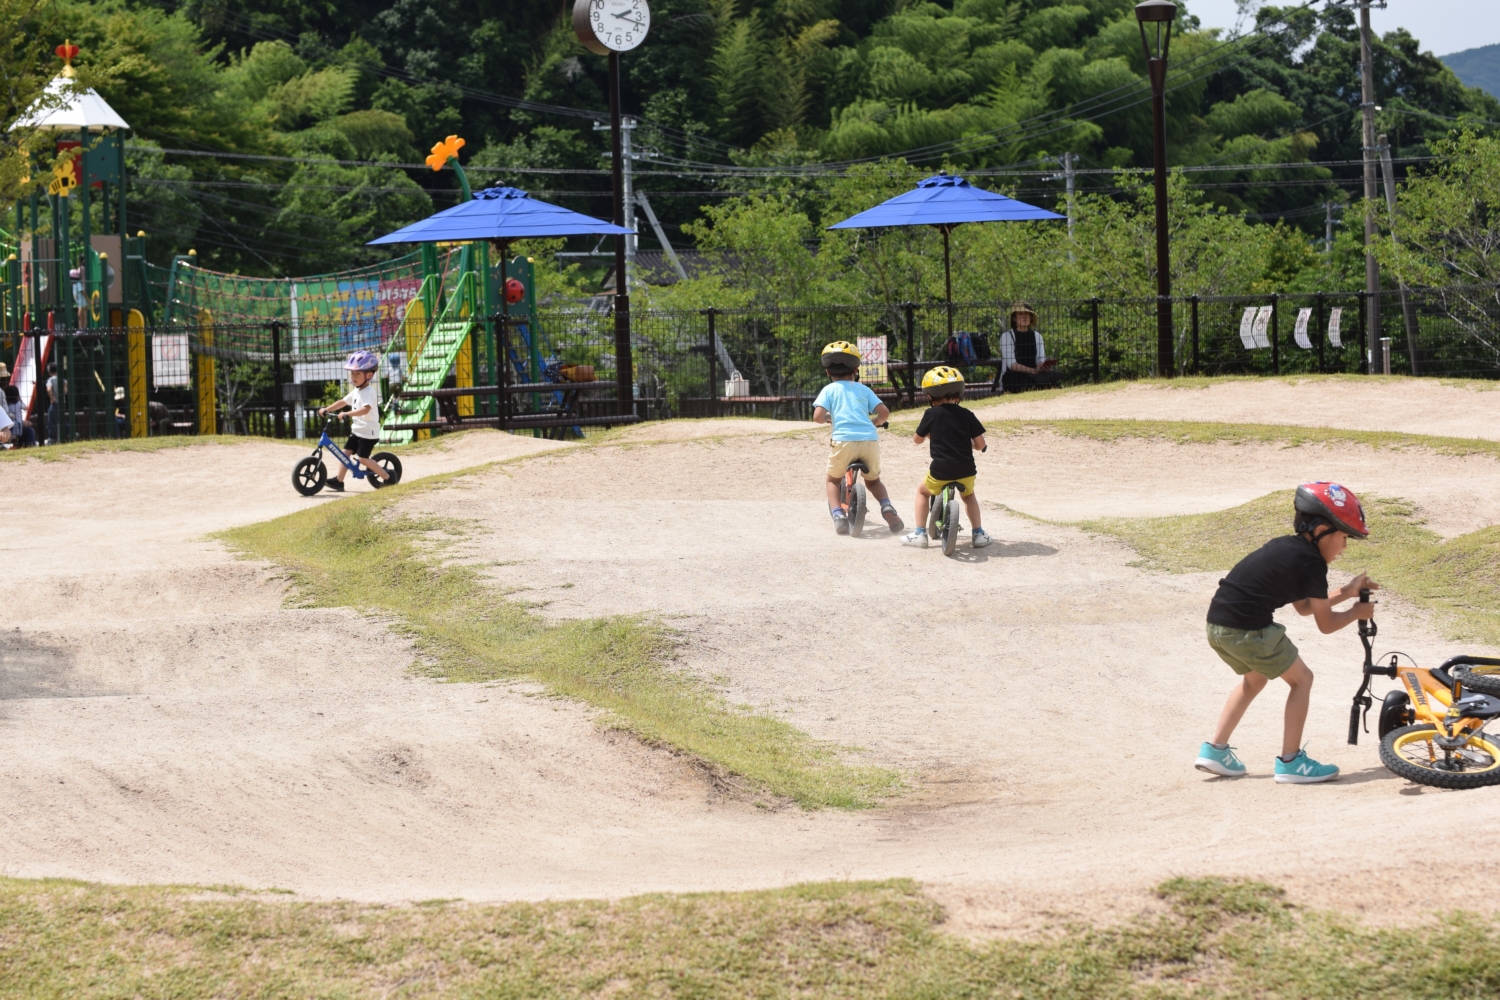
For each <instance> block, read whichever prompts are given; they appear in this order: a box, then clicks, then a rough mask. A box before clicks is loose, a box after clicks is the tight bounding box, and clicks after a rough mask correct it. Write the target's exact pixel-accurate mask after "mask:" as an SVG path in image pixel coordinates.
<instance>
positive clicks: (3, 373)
mask: <svg viewBox="0 0 1500 1000" xmlns="http://www.w3.org/2000/svg"><path fill="white" fill-rule="evenodd" d="M0 378H10V369H9V368H7V367H6V365H5V362H4V361H0Z"/></svg>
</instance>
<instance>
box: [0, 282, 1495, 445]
mask: <svg viewBox="0 0 1500 1000" xmlns="http://www.w3.org/2000/svg"><path fill="white" fill-rule="evenodd" d="M1157 306H1158V303H1157V300H1156V299H1150V298H1148V299H1099V298H1096V299H1083V300H1052V301H1048V300H1041V301H1034V302H1033V303H1032V307H1033V308H1034V309H1035V311H1036V313H1037V315H1038V323H1037V325H1036V328H1037V330H1038V332H1039V333H1040V334H1041V336H1042V342H1043V347H1044V350H1045V352H1046V353H1047V355H1049V356H1050V357H1052V358H1055V359H1056V361H1057V371H1058V372H1059V374H1060V377H1061V384H1063V385H1070V384H1080V383H1087V382H1105V381H1113V380H1119V379H1135V378H1144V377H1150V376H1153V375H1156V374H1158V373H1157V371H1156V365H1157V357H1156V310H1157ZM1168 307H1169V308H1170V309H1171V310H1172V313H1173V326H1174V329H1175V331H1176V349H1175V352H1174V358H1173V369H1174V374H1179V375H1182V374H1203V375H1272V374H1283V375H1285V374H1300V373H1308V374H1311V373H1319V372H1324V373H1333V372H1348V373H1359V372H1375V373H1379V372H1383V371H1390V372H1391V373H1394V374H1413V375H1422V376H1449V377H1469V378H1491V379H1495V378H1500V289H1494V288H1488V289H1476V288H1452V289H1416V290H1410V291H1407V292H1404V293H1403V292H1400V291H1389V292H1382V293H1381V294H1380V295H1378V296H1366V295H1364V294H1361V293H1328V294H1266V295H1237V296H1213V297H1206V296H1205V297H1202V298H1198V297H1190V298H1180V299H1174V300H1172V301H1171V302H1170V303H1169V304H1168ZM1008 313H1009V303H1008V302H996V303H959V304H956V305H954V306H953V307H952V314H953V327H954V329H955V330H956V331H959V332H961V333H967V334H968V335H969V336H968V338H967V340H968V342H969V343H970V344H971V345H972V347H973V353H974V354H975V355H976V357H975V358H973V359H972V360H971V361H967V362H966V363H965V364H964V365H963V366H962V367H965V368H967V370H968V376H969V379H970V382H971V385H972V386H973V393H988V392H991V391H995V390H998V389H999V385H998V374H999V363H998V355H999V354H1000V340H1001V334H1002V333H1004V331H1005V330H1007V329H1008V328H1009V325H1010V318H1009V315H1008ZM513 324H514V321H513ZM498 326H499V324H496V323H489V324H478V325H476V328H475V329H476V335H475V337H474V338H473V341H472V345H471V347H470V348H469V349H468V350H469V353H468V354H467V355H466V361H465V362H464V365H463V366H461V367H464V371H463V372H462V373H460V372H457V371H455V372H453V373H450V375H449V376H448V379H447V382H446V385H447V386H449V387H452V386H454V385H455V383H456V382H459V381H462V382H463V384H466V385H478V386H485V385H495V384H497V382H503V383H504V384H506V385H508V386H510V387H511V388H512V389H515V387H516V386H517V384H521V385H525V386H538V388H536V389H535V390H532V389H526V390H525V391H512V392H509V394H505V393H498V392H492V393H490V394H488V395H485V394H483V393H480V394H477V395H473V396H464V395H463V394H459V395H458V396H457V397H454V396H447V397H445V398H444V399H441V400H439V405H438V407H437V408H436V412H434V413H433V414H432V416H431V418H430V420H431V422H432V423H433V424H435V425H438V426H443V425H449V426H455V427H456V426H462V425H464V424H465V423H469V422H472V421H473V420H477V419H486V417H487V415H488V418H489V419H491V420H492V422H493V421H494V420H497V419H498V417H499V415H500V414H502V413H504V414H507V415H509V416H510V417H516V416H521V417H529V418H530V419H531V420H532V421H533V422H536V421H538V420H542V418H544V417H546V416H547V415H548V414H558V413H565V414H567V415H568V416H571V417H577V418H579V420H578V424H577V425H576V426H558V427H554V428H553V430H555V431H556V432H558V433H563V434H566V433H569V432H574V433H577V432H579V430H580V429H581V428H582V427H583V426H588V425H590V424H594V423H600V422H606V421H607V420H608V418H609V417H611V416H617V415H619V413H620V410H619V404H618V402H617V393H616V390H615V388H614V387H615V385H617V383H618V376H619V374H620V373H619V371H618V365H617V359H616V357H615V338H614V318H613V316H612V315H611V314H610V313H608V312H607V311H600V310H591V309H587V308H583V307H578V308H569V309H547V310H543V311H542V312H541V313H540V314H539V315H538V316H537V317H536V323H535V326H536V327H537V328H538V329H536V330H531V329H529V327H527V326H524V325H520V324H516V328H515V329H513V330H512V331H511V332H510V333H509V334H508V335H505V336H497V334H496V332H495V331H496V329H497V328H498ZM947 329H948V315H947V308H946V307H945V306H943V305H941V304H923V305H916V304H911V305H896V306H890V307H879V306H874V307H826V308H806V309H722V310H721V309H708V310H702V311H681V312H667V311H650V310H643V311H636V312H634V313H633V314H632V333H633V335H632V354H633V357H632V371H631V372H630V373H629V375H628V376H627V379H628V381H629V382H630V384H631V386H632V389H631V391H632V393H633V394H634V399H635V403H634V408H635V415H636V416H637V417H638V418H640V419H666V418H670V417H681V416H706V415H712V414H756V415H763V416H770V417H805V416H807V415H808V411H809V409H810V406H811V401H812V399H813V398H814V396H815V395H816V393H817V392H818V390H819V389H820V388H821V387H822V386H823V384H824V383H825V381H826V379H825V377H824V374H823V371H822V368H821V366H820V364H819V353H820V351H821V348H822V346H823V345H824V344H826V343H828V342H830V341H834V340H847V341H852V342H858V341H860V340H864V341H865V346H867V347H869V346H875V347H877V348H879V347H883V348H884V350H885V353H886V358H887V362H888V365H887V368H886V369H885V370H884V372H878V371H868V372H865V373H863V375H862V377H863V378H865V380H866V381H869V382H871V383H872V387H873V388H875V389H876V391H877V392H879V393H881V394H882V395H884V396H885V397H886V398H887V399H889V400H891V401H892V402H897V401H901V402H916V401H917V397H918V393H919V390H917V389H915V386H919V385H920V375H921V372H922V371H923V370H924V369H925V368H927V367H931V366H932V365H933V364H936V363H947V362H950V361H952V360H953V359H952V358H951V357H950V356H949V354H948V352H947V346H948V334H947ZM1372 329H1378V330H1379V331H1381V333H1380V336H1378V337H1376V338H1375V350H1374V351H1373V353H1372V352H1370V351H1369V350H1368V346H1369V345H1368V343H1367V335H1368V333H1369V331H1371V330H1372ZM300 332H301V334H302V336H301V339H300V340H299V339H298V338H296V337H293V336H292V331H289V330H288V329H287V328H286V327H285V326H284V325H283V326H273V325H271V324H263V325H253V326H251V325H246V326H232V325H224V324H217V325H215V326H214V327H212V328H199V327H191V326H173V327H165V328H134V329H118V328H112V329H97V330H84V331H73V332H69V331H57V333H56V336H55V337H52V339H51V340H45V339H44V338H47V337H51V336H52V335H51V334H50V333H49V332H48V331H39V332H32V333H26V334H19V333H15V332H9V333H0V360H6V361H7V362H11V363H12V364H11V367H12V369H13V371H16V377H15V379H13V381H15V380H16V379H19V378H20V377H21V375H22V371H20V370H18V367H19V368H25V365H24V362H25V361H26V352H27V351H29V350H32V349H34V348H38V347H40V348H41V349H42V350H43V351H44V353H45V355H46V358H45V360H44V371H43V378H42V385H43V387H42V388H40V389H39V390H38V391H37V393H36V403H37V405H36V408H35V409H34V410H33V417H34V420H33V423H34V424H38V420H39V419H45V416H46V414H47V413H48V411H49V405H48V404H49V403H50V402H51V400H50V394H49V393H48V392H47V390H46V388H45V385H46V371H45V364H46V362H48V361H50V362H52V363H55V364H57V365H58V366H59V369H60V372H61V374H62V379H61V386H60V387H59V394H60V396H61V397H62V399H61V404H62V405H61V406H60V407H58V408H57V409H56V410H53V411H52V413H53V423H55V424H56V427H55V429H51V430H49V429H48V427H47V425H46V424H45V423H41V424H39V425H38V426H37V435H38V437H39V438H46V437H60V438H61V439H62V440H74V439H78V438H99V437H112V436H117V435H126V434H129V433H131V432H132V430H131V428H132V424H131V419H130V417H131V414H132V412H133V410H132V408H133V407H135V411H136V412H137V413H139V412H142V408H144V407H146V406H149V407H150V411H149V419H148V421H147V423H148V430H147V432H148V433H150V434H160V433H210V432H217V433H229V434H255V435H267V436H272V435H275V436H282V435H290V434H294V433H296V431H297V430H298V428H301V429H302V430H303V431H304V432H307V433H314V434H315V433H316V421H315V420H313V419H312V418H310V417H309V416H308V414H309V411H310V410H311V409H313V408H314V407H316V406H317V405H318V403H319V402H322V401H328V400H331V399H333V398H336V397H337V395H339V394H340V393H341V391H342V390H341V389H340V387H339V384H338V383H340V382H342V380H343V372H342V370H341V363H342V359H343V354H342V353H340V352H341V351H342V348H341V347H340V348H339V351H338V352H332V353H330V351H329V345H334V346H337V345H340V344H341V343H343V342H344V341H347V342H348V344H350V345H356V344H357V345H358V346H365V345H367V344H369V343H370V342H371V337H372V336H374V337H375V338H376V340H377V341H379V340H381V337H382V333H383V334H384V335H385V336H384V340H383V341H382V342H383V343H384V347H385V353H384V355H383V359H384V367H383V369H382V372H381V376H382V396H383V397H384V396H386V395H388V394H389V393H390V392H391V391H396V390H399V389H400V388H401V385H400V380H401V375H402V374H403V372H404V367H405V365H404V361H405V359H404V349H405V347H406V343H405V339H404V333H402V334H398V335H397V336H394V337H393V336H390V335H389V331H383V332H374V331H371V330H363V329H353V328H347V327H337V328H331V329H329V330H313V329H311V328H304V330H302V331H300ZM23 338H24V339H23ZM132 338H134V340H132ZM312 343H316V344H318V345H320V347H321V349H322V352H323V353H317V354H314V353H308V352H306V351H304V350H302V347H301V345H303V344H312ZM985 355H988V357H986V356H985ZM16 361H20V362H23V364H22V365H20V366H18V365H17V364H15V363H14V362H16ZM209 362H211V364H208V363H209ZM205 365H207V367H205ZM465 366H466V367H465ZM567 366H574V367H573V368H571V369H569V368H568V367H567ZM205 372H207V373H211V375H212V391H211V396H212V402H211V403H209V404H208V405H207V406H206V405H205V404H206V402H207V400H206V396H205V393H207V392H208V390H206V389H205V385H206V384H207V383H206V381H205ZM566 374H571V375H572V376H574V377H575V378H580V377H581V378H583V379H585V381H582V382H571V383H558V385H557V387H556V388H555V389H554V388H552V387H550V386H543V383H545V382H548V381H549V380H555V379H558V378H561V377H563V376H564V375H566ZM735 374H738V375H739V376H740V378H739V379H734V378H733V377H734V375H735ZM589 380H592V382H593V383H596V384H595V385H593V386H592V387H591V383H590V381H589ZM731 383H732V384H731ZM501 399H508V400H509V402H508V403H505V404H502V403H501V402H500V400H501ZM137 401H139V405H138V406H137ZM210 410H211V413H212V426H209V425H208V423H207V420H208V414H209V412H210ZM299 412H300V413H301V415H302V416H301V419H300V420H299V419H298V413H299ZM522 422H523V423H524V422H525V421H524V420H523V421H522ZM551 422H552V423H553V424H554V425H555V424H558V423H559V422H560V421H559V420H557V419H554V420H552V421H551Z"/></svg>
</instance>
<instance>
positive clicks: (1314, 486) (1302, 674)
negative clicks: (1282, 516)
mask: <svg viewBox="0 0 1500 1000" xmlns="http://www.w3.org/2000/svg"><path fill="white" fill-rule="evenodd" d="M1294 507H1295V510H1296V513H1295V516H1294V519H1293V522H1292V530H1293V531H1294V532H1295V534H1291V535H1283V536H1281V537H1280V538H1273V539H1271V540H1270V541H1269V542H1267V543H1266V544H1264V545H1262V546H1261V547H1260V548H1258V549H1256V550H1255V551H1254V552H1252V553H1250V554H1249V555H1248V556H1246V557H1245V558H1243V559H1241V560H1240V561H1239V562H1238V563H1236V564H1235V567H1234V569H1232V570H1230V571H1229V575H1227V576H1225V577H1224V579H1222V580H1220V581H1219V589H1218V592H1217V593H1215V594H1214V599H1213V602H1212V603H1210V604H1209V606H1208V644H1209V645H1210V646H1212V647H1213V650H1214V652H1215V653H1218V654H1219V658H1220V659H1222V660H1223V661H1224V662H1225V663H1227V664H1229V668H1230V669H1231V670H1233V671H1234V672H1235V673H1236V674H1239V675H1240V682H1239V684H1237V685H1236V686H1235V688H1234V690H1233V691H1231V692H1230V693H1229V699H1228V700H1227V701H1226V702H1224V709H1223V711H1222V712H1220V713H1219V724H1218V726H1217V727H1216V728H1215V729H1214V738H1213V739H1212V740H1209V741H1207V742H1205V743H1204V744H1203V745H1202V746H1201V747H1199V749H1198V761H1197V763H1196V764H1195V765H1194V766H1195V767H1196V768H1197V769H1198V770H1200V771H1207V772H1208V773H1209V774H1217V775H1220V776H1221V777H1226V778H1236V777H1239V776H1240V775H1242V774H1244V773H1245V765H1244V764H1242V763H1240V760H1239V758H1238V757H1236V756H1235V755H1234V748H1233V747H1231V746H1230V745H1229V737H1230V735H1231V734H1232V733H1233V732H1234V727H1235V726H1237V725H1239V722H1240V718H1241V717H1242V716H1243V715H1244V714H1245V710H1246V709H1247V708H1249V707H1250V703H1251V702H1252V701H1254V700H1255V696H1256V695H1258V694H1260V693H1261V692H1262V691H1264V690H1265V687H1266V685H1267V684H1268V683H1270V682H1271V681H1272V680H1274V679H1276V678H1277V677H1280V678H1281V679H1282V680H1284V681H1286V682H1287V685H1288V686H1289V687H1290V688H1291V690H1290V691H1288V692H1287V696H1286V716H1285V721H1284V723H1283V730H1282V736H1281V755H1280V756H1279V757H1277V758H1276V767H1275V771H1276V781H1277V782H1278V783H1281V784H1294V785H1310V784H1315V783H1317V782H1321V781H1332V780H1333V779H1334V778H1337V777H1338V776H1339V769H1338V768H1337V767H1335V766H1334V765H1332V764H1320V763H1318V762H1317V761H1315V760H1313V759H1312V758H1311V757H1309V756H1308V755H1307V751H1306V750H1304V749H1302V727H1303V725H1304V724H1305V723H1306V722H1307V706H1308V702H1309V701H1310V699H1311V697H1312V682H1313V674H1312V671H1311V670H1309V669H1307V664H1305V663H1303V662H1302V656H1301V655H1300V654H1299V653H1298V652H1297V647H1296V646H1294V645H1292V642H1291V640H1290V639H1288V638H1287V637H1286V628H1285V626H1282V625H1279V624H1277V623H1276V622H1275V621H1273V620H1272V618H1271V615H1272V613H1273V612H1274V611H1275V610H1276V609H1277V608H1279V607H1281V606H1282V605H1285V604H1290V605H1291V606H1292V608H1293V609H1295V610H1296V612H1297V613H1298V614H1299V615H1312V616H1313V619H1314V620H1315V621H1316V622H1317V623H1318V631H1320V632H1322V633H1323V634H1324V635H1329V634H1331V633H1333V632H1337V631H1338V630H1339V629H1341V628H1343V627H1344V626H1346V625H1348V624H1349V623H1350V622H1353V621H1357V620H1359V619H1361V618H1373V617H1374V616H1375V605H1374V604H1373V603H1370V602H1364V603H1358V602H1357V603H1355V604H1354V605H1353V606H1352V607H1350V608H1349V609H1348V610H1345V611H1335V610H1333V606H1334V605H1335V604H1341V603H1343V602H1344V601H1348V600H1353V599H1355V598H1357V597H1359V592H1360V590H1361V589H1362V588H1368V589H1370V590H1378V589H1379V588H1380V585H1379V584H1377V583H1376V582H1375V581H1374V580H1371V579H1370V578H1369V577H1368V576H1366V575H1365V574H1363V573H1361V574H1359V575H1358V576H1356V577H1355V578H1354V579H1352V580H1350V581H1349V582H1348V583H1346V584H1344V585H1343V586H1342V587H1341V588H1339V589H1338V590H1336V591H1334V592H1333V593H1331V594H1330V593H1329V592H1328V564H1329V563H1331V562H1333V561H1334V560H1335V559H1337V558H1338V557H1339V556H1341V555H1343V553H1344V546H1345V545H1347V544H1348V543H1349V537H1350V536H1351V535H1352V536H1353V537H1355V538H1368V537H1369V536H1370V532H1369V529H1368V528H1366V527H1365V512H1364V509H1363V508H1362V507H1360V504H1359V499H1358V498H1357V497H1355V495H1354V494H1353V493H1352V492H1351V491H1349V490H1347V489H1345V488H1344V487H1342V486H1340V485H1339V484H1338V483H1303V484H1302V485H1301V486H1298V487H1297V498H1296V500H1295V502H1294Z"/></svg>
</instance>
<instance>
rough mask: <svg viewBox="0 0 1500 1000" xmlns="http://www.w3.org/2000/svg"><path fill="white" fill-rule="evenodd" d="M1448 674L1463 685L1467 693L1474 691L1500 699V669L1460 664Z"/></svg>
mask: <svg viewBox="0 0 1500 1000" xmlns="http://www.w3.org/2000/svg"><path fill="white" fill-rule="evenodd" d="M1448 672H1449V673H1451V674H1452V675H1453V676H1454V677H1455V678H1457V679H1458V680H1459V682H1460V683H1462V684H1463V687H1464V690H1465V691H1473V692H1474V693H1476V694H1492V695H1494V696H1495V697H1497V698H1500V667H1488V666H1476V665H1474V664H1472V663H1459V664H1455V665H1454V666H1453V667H1452V668H1451V669H1450V670H1449V671H1448Z"/></svg>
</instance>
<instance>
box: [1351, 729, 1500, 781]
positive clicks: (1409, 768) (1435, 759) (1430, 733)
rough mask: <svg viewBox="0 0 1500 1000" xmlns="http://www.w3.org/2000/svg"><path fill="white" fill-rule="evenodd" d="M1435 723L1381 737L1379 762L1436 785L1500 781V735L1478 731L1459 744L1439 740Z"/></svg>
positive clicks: (1390, 769) (1398, 771)
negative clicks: (1453, 745) (1448, 745)
mask: <svg viewBox="0 0 1500 1000" xmlns="http://www.w3.org/2000/svg"><path fill="white" fill-rule="evenodd" d="M1438 736H1439V733H1438V730H1437V727H1436V726H1431V725H1428V724H1427V723H1421V724H1419V725H1415V726H1402V727H1401V728H1400V729H1393V730H1391V731H1390V732H1389V733H1387V734H1386V735H1385V738H1384V739H1383V740H1381V741H1380V762H1381V763H1382V764H1384V765H1385V766H1386V769H1387V770H1389V771H1390V772H1391V773H1392V774H1395V775H1398V776H1400V777H1402V778H1405V779H1406V780H1407V781H1414V782H1416V783H1417V784H1419V785H1431V786H1432V787H1434V788H1482V787H1484V786H1485V785H1500V739H1496V738H1495V737H1493V736H1489V735H1486V734H1484V733H1475V734H1473V735H1471V736H1470V737H1469V738H1468V739H1466V740H1465V741H1464V742H1463V743H1462V744H1461V745H1460V746H1457V747H1444V746H1441V745H1440V744H1439V743H1438V742H1437V737H1438Z"/></svg>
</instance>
